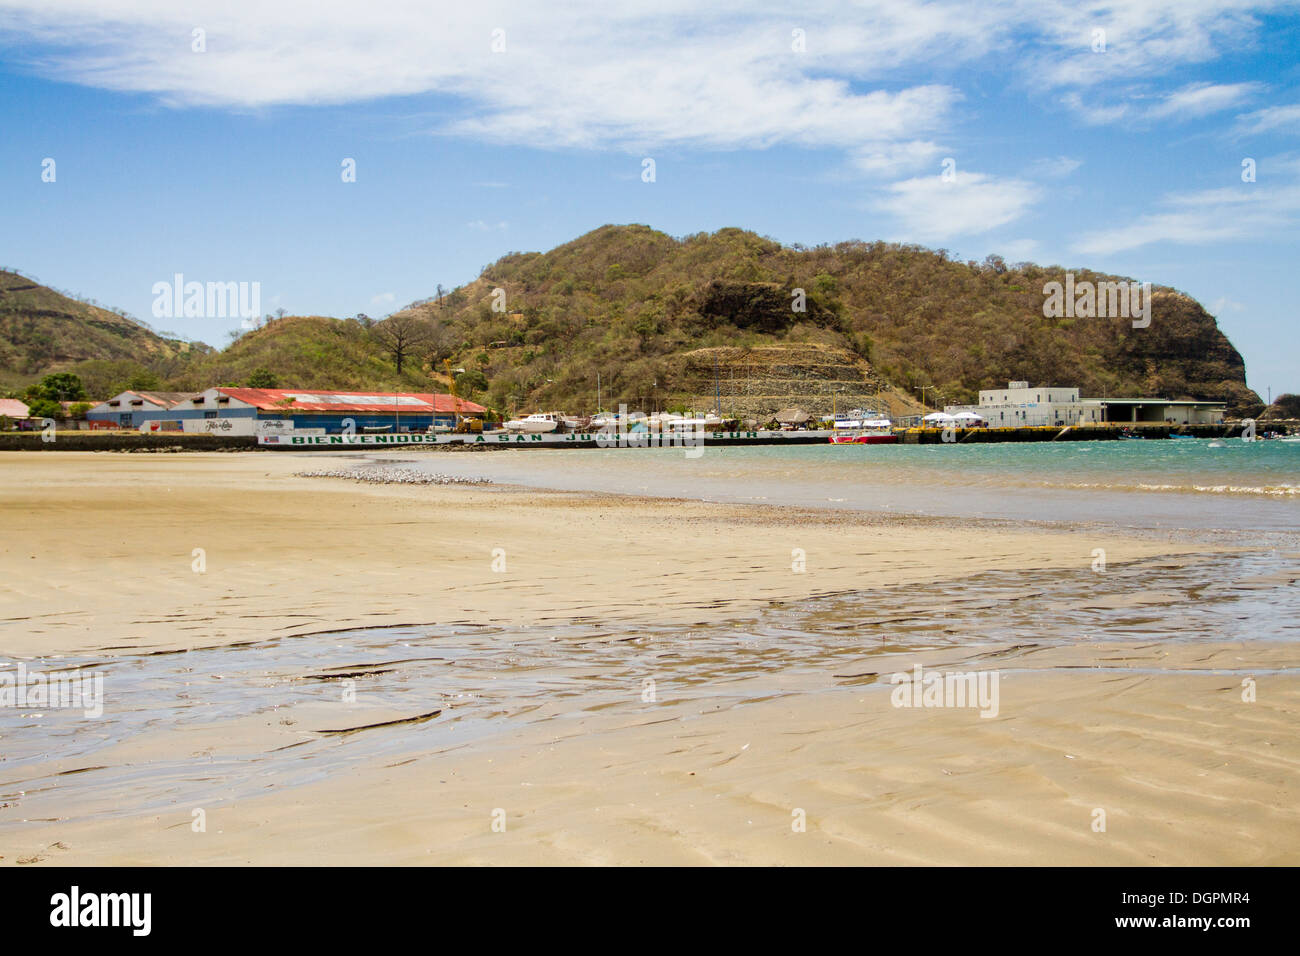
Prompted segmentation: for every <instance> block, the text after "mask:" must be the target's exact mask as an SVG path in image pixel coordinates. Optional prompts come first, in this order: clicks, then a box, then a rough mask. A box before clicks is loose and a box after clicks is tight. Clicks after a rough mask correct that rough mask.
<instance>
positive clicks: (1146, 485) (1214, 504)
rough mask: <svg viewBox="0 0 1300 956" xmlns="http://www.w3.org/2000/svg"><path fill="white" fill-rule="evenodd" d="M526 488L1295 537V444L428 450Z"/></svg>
mask: <svg viewBox="0 0 1300 956" xmlns="http://www.w3.org/2000/svg"><path fill="white" fill-rule="evenodd" d="M419 462H420V467H425V468H430V469H434V470H437V471H441V472H447V473H452V474H463V475H481V476H484V477H488V478H491V479H492V480H493V481H496V482H501V483H509V484H520V485H530V486H533V487H539V488H551V489H565V490H578V491H602V492H616V493H627V494H644V495H652V496H667V497H687V498H700V499H704V500H711V501H735V502H746V501H750V502H764V503H768V504H787V505H799V506H804V507H822V508H826V507H829V508H847V509H865V510H878V511H889V512H896V513H915V514H927V515H943V516H958V517H960V516H969V517H981V518H998V519H1007V520H1031V521H1068V522H1080V521H1083V522H1090V523H1092V522H1099V523H1102V524H1109V525H1114V526H1117V527H1126V528H1152V529H1165V530H1175V529H1187V530H1201V531H1204V530H1231V531H1259V532H1265V533H1269V534H1273V533H1289V532H1295V531H1297V530H1300V443H1287V442H1276V441H1269V442H1254V443H1246V442H1242V441H1240V440H1236V439H1227V440H1223V441H1222V442H1221V443H1220V445H1219V447H1213V445H1212V443H1211V442H1210V441H1209V440H1192V441H1168V440H1165V441H1156V440H1152V441H1108V442H1050V443H1047V442H1044V443H1035V444H1027V443H1026V444H986V445H838V446H834V445H829V444H827V445H799V446H773V445H767V446H758V447H750V448H713V447H709V448H706V449H705V450H704V454H703V455H702V456H700V457H699V458H695V459H690V458H687V457H686V455H685V454H684V452H683V451H682V450H681V449H616V448H611V449H587V450H584V449H573V450H558V451H551V450H545V451H543V450H528V451H523V450H511V451H500V452H484V453H479V454H447V453H431V454H428V455H426V456H424V457H422V458H420V459H419Z"/></svg>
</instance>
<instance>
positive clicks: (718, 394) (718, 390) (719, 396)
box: [713, 355, 722, 418]
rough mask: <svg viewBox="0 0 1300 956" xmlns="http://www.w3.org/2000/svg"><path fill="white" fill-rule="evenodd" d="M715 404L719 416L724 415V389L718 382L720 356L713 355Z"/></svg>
mask: <svg viewBox="0 0 1300 956" xmlns="http://www.w3.org/2000/svg"><path fill="white" fill-rule="evenodd" d="M713 406H714V411H715V412H716V413H717V416H718V417H719V418H721V417H722V389H721V386H720V385H719V384H718V356H717V355H714V356H713Z"/></svg>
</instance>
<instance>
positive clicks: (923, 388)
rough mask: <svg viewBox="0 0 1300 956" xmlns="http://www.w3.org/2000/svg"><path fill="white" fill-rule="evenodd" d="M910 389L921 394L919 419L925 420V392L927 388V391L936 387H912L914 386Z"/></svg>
mask: <svg viewBox="0 0 1300 956" xmlns="http://www.w3.org/2000/svg"><path fill="white" fill-rule="evenodd" d="M912 387H913V388H914V389H916V390H917V391H919V392H920V393H921V417H922V418H925V390H926V389H927V388H929V389H933V388H937V387H938V386H935V385H914V386H912Z"/></svg>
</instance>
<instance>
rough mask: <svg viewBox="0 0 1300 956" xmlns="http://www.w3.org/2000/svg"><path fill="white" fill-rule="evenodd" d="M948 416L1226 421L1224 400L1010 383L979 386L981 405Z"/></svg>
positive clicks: (999, 420)
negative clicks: (1093, 393) (1095, 393)
mask: <svg viewBox="0 0 1300 956" xmlns="http://www.w3.org/2000/svg"><path fill="white" fill-rule="evenodd" d="M944 411H945V412H947V413H948V414H949V415H956V414H958V413H960V412H972V413H974V414H975V415H978V416H979V417H980V418H981V419H982V420H983V421H984V423H985V424H987V425H988V426H989V427H991V428H1015V427H1025V426H1035V425H1095V424H1103V423H1104V424H1175V425H1214V424H1222V422H1223V416H1224V414H1225V413H1226V405H1225V404H1224V403H1223V402H1197V401H1180V400H1171V399H1164V398H1080V397H1079V390H1078V389H1077V388H1063V387H1061V386H1053V385H1041V386H1038V385H1035V386H1030V384H1029V383H1028V382H1008V383H1007V387H1006V388H991V389H983V390H981V391H980V403H979V404H978V405H946V406H944Z"/></svg>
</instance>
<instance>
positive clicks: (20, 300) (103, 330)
mask: <svg viewBox="0 0 1300 956" xmlns="http://www.w3.org/2000/svg"><path fill="white" fill-rule="evenodd" d="M206 348H207V347H206V346H203V345H198V344H196V345H191V344H190V343H187V342H182V341H180V340H178V339H170V338H166V337H164V336H162V335H159V334H157V333H156V332H154V331H153V330H152V329H150V328H148V327H147V326H146V325H144V324H143V323H141V322H138V321H136V320H135V319H131V318H129V317H128V316H126V315H125V314H122V313H118V312H113V311H110V310H108V309H104V308H101V307H99V306H97V305H94V304H91V303H88V302H82V301H80V300H79V299H74V298H72V297H70V296H67V295H64V294H62V293H60V292H56V291H54V290H53V289H50V288H47V287H46V286H43V285H40V284H39V283H37V282H36V281H35V280H34V279H30V278H28V277H27V276H24V275H20V274H18V273H16V272H6V271H0V388H3V389H6V390H8V389H13V388H18V387H21V386H24V385H28V384H30V383H32V382H35V381H37V380H38V379H40V378H41V377H42V376H43V375H47V374H49V373H51V372H68V371H70V372H76V373H78V374H79V375H81V377H82V379H83V381H87V382H88V384H91V383H92V382H93V383H94V384H95V385H96V387H97V388H100V389H102V388H107V387H111V386H110V384H108V383H110V382H113V381H116V380H117V379H122V380H124V381H125V380H127V379H130V378H131V377H132V376H136V375H146V374H148V375H152V376H153V378H154V379H156V380H157V381H158V382H160V381H161V380H162V379H164V378H167V377H170V376H172V375H175V374H177V373H178V372H179V371H180V370H181V369H182V368H183V367H184V365H185V364H186V363H187V362H188V361H189V359H190V357H191V356H192V355H193V354H197V353H199V352H201V351H203V350H206ZM100 379H103V383H102V384H101V383H100V381H99V380H100ZM155 387H156V385H155ZM119 391H120V389H119ZM92 394H96V395H98V392H97V391H92Z"/></svg>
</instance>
